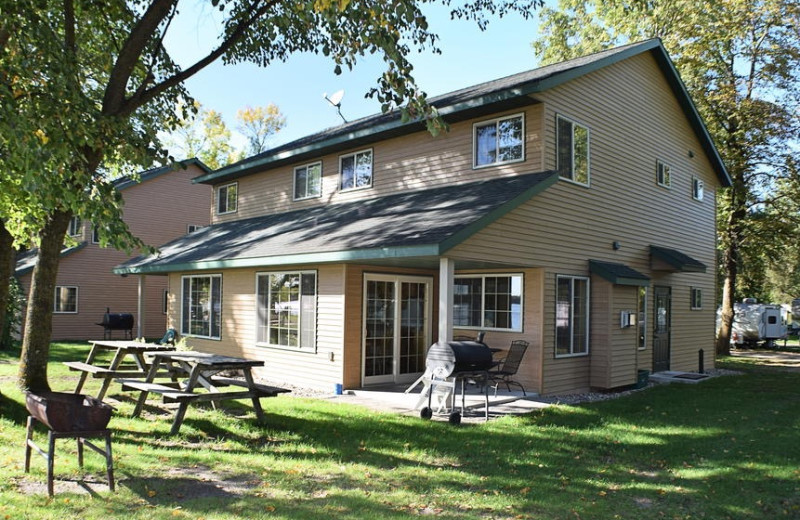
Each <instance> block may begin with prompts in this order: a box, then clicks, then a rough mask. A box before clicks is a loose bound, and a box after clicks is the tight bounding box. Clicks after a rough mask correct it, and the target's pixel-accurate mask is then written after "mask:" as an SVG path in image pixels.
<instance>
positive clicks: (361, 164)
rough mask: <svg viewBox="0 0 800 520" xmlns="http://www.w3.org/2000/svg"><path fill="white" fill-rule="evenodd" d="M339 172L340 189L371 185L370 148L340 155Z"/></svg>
mask: <svg viewBox="0 0 800 520" xmlns="http://www.w3.org/2000/svg"><path fill="white" fill-rule="evenodd" d="M339 173H340V177H341V178H340V183H339V187H340V189H341V190H342V191H345V190H354V189H357V188H368V187H370V186H372V150H362V151H360V152H356V153H351V154H349V155H342V156H340V157H339Z"/></svg>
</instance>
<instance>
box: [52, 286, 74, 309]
mask: <svg viewBox="0 0 800 520" xmlns="http://www.w3.org/2000/svg"><path fill="white" fill-rule="evenodd" d="M53 312H54V313H56V314H76V313H77V312H78V288H77V287H68V286H63V285H59V286H57V287H56V299H55V302H54V303H53Z"/></svg>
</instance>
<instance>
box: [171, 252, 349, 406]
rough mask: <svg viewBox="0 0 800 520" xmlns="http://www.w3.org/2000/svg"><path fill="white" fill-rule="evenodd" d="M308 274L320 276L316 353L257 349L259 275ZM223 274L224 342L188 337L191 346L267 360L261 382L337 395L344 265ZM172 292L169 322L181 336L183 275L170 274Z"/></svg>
mask: <svg viewBox="0 0 800 520" xmlns="http://www.w3.org/2000/svg"><path fill="white" fill-rule="evenodd" d="M309 270H312V271H316V273H317V344H316V350H312V349H294V348H281V347H268V346H259V345H256V325H257V324H256V274H257V273H268V272H278V271H280V272H296V271H309ZM221 273H222V333H221V336H222V337H221V338H220V339H219V340H213V339H205V338H195V337H191V336H188V337H186V343H187V345H189V346H191V347H192V348H193V349H195V350H198V351H201V352H213V353H217V354H222V355H229V356H237V357H246V358H249V359H258V360H263V361H264V362H265V366H264V367H263V368H258V369H256V374H257V375H258V376H259V377H262V378H266V379H269V380H271V381H275V382H278V383H289V384H295V385H299V386H306V387H312V388H318V389H322V390H330V391H331V392H333V388H334V385H335V384H336V383H341V382H342V359H343V356H342V354H343V352H342V344H343V335H342V331H343V327H342V324H343V321H344V315H343V308H344V301H343V300H344V298H343V296H342V295H343V294H344V284H343V281H344V276H343V273H344V268H343V266H342V265H325V266H315V267H309V266H285V267H281V268H280V269H272V268H269V269H231V270H224V271H221ZM185 274H189V273H185ZM192 274H198V273H192ZM208 274H216V273H212V272H209V273H208ZM170 287H171V288H172V291H173V294H172V298H171V300H170V301H171V305H170V310H169V318H170V319H169V322H170V324H171V326H173V327H174V328H175V329H176V330H178V331H180V330H181V327H180V319H181V308H180V298H181V274H172V275H170Z"/></svg>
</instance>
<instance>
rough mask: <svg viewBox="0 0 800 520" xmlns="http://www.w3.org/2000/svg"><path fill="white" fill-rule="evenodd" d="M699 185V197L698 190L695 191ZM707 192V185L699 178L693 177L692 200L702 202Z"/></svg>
mask: <svg viewBox="0 0 800 520" xmlns="http://www.w3.org/2000/svg"><path fill="white" fill-rule="evenodd" d="M698 185H699V186H700V190H699V191H700V193H699V195H698V190H697V189H695V188H696V186H698ZM705 191H706V185H705V183H704V182H703V181H702V180H701V179H699V178H697V177H692V199H693V200H696V201H697V202H702V201H703V197H704V196H705Z"/></svg>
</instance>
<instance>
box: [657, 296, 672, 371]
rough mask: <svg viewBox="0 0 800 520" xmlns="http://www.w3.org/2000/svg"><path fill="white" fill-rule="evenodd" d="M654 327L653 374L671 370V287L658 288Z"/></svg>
mask: <svg viewBox="0 0 800 520" xmlns="http://www.w3.org/2000/svg"><path fill="white" fill-rule="evenodd" d="M654 293H655V304H654V305H653V307H654V309H653V312H654V321H655V323H654V326H653V372H662V371H664V370H669V358H670V340H669V337H670V324H671V322H672V316H671V314H672V313H671V310H670V308H671V306H672V296H671V289H670V288H669V287H659V286H656V287H655V290H654Z"/></svg>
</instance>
